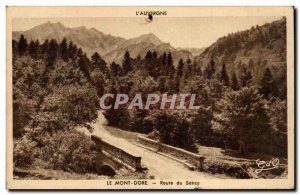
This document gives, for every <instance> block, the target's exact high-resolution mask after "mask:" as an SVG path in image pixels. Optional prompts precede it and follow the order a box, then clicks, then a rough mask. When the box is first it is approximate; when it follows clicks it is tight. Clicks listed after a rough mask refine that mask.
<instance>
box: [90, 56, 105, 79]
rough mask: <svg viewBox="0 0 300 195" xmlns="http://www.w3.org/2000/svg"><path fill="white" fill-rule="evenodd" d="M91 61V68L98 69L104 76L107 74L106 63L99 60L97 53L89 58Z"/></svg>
mask: <svg viewBox="0 0 300 195" xmlns="http://www.w3.org/2000/svg"><path fill="white" fill-rule="evenodd" d="M91 60H92V66H93V68H98V69H100V71H102V72H103V73H104V74H107V73H108V68H107V64H106V62H105V61H104V60H103V59H102V58H101V56H100V55H99V53H98V52H95V53H94V54H93V55H92V56H91Z"/></svg>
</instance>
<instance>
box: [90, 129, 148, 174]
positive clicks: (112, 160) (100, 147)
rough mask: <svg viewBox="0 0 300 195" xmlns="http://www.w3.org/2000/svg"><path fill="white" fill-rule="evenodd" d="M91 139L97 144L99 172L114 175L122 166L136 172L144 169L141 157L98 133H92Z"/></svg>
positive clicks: (97, 167)
mask: <svg viewBox="0 0 300 195" xmlns="http://www.w3.org/2000/svg"><path fill="white" fill-rule="evenodd" d="M91 139H92V140H93V141H94V143H95V144H96V150H97V158H96V170H97V172H98V173H101V174H105V175H109V176H113V175H115V174H116V171H117V170H119V169H120V168H122V167H126V168H127V169H129V170H131V171H134V172H135V171H142V170H143V168H142V165H141V157H139V156H135V155H133V154H130V153H128V152H126V151H124V150H122V149H121V148H119V147H117V146H114V145H112V144H110V143H108V142H107V141H105V140H103V139H102V138H100V137H98V136H96V135H92V136H91Z"/></svg>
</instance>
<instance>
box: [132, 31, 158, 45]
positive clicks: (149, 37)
mask: <svg viewBox="0 0 300 195" xmlns="http://www.w3.org/2000/svg"><path fill="white" fill-rule="evenodd" d="M134 39H135V41H137V42H147V43H152V44H154V45H160V44H163V43H164V42H162V41H161V40H160V39H159V38H158V37H157V36H156V35H155V34H153V33H148V34H143V35H141V36H139V37H137V38H134Z"/></svg>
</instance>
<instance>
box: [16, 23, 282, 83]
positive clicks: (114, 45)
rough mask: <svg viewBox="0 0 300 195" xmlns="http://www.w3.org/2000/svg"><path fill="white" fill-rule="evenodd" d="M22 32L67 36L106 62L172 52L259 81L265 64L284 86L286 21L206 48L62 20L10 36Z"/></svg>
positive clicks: (42, 36)
mask: <svg viewBox="0 0 300 195" xmlns="http://www.w3.org/2000/svg"><path fill="white" fill-rule="evenodd" d="M21 33H23V34H24V36H25V37H26V38H27V39H28V40H31V39H34V40H35V39H39V40H40V41H44V40H46V39H51V38H55V39H57V40H59V41H60V40H62V39H63V37H66V38H67V39H68V40H72V41H73V42H75V43H76V44H77V45H78V46H79V47H81V48H82V49H83V50H84V51H85V52H86V53H87V54H88V55H89V56H90V55H92V54H93V53H94V52H96V51H97V52H98V53H100V55H101V56H102V57H103V58H104V59H105V60H106V61H107V62H109V63H110V62H112V61H115V62H118V63H120V62H121V61H122V58H123V55H124V53H125V51H126V50H128V51H129V52H130V55H131V56H132V57H137V56H138V55H140V56H141V57H143V56H144V55H145V54H146V52H147V51H148V50H151V51H154V50H155V51H156V52H157V53H158V54H160V55H161V54H162V53H163V52H168V51H170V52H172V55H173V57H174V61H175V63H176V61H178V60H179V59H180V58H182V59H187V58H190V59H194V60H195V62H196V63H197V64H199V65H200V66H201V67H202V69H204V68H205V67H206V66H207V65H208V63H209V62H210V60H211V59H214V61H215V63H216V66H217V69H220V68H221V66H222V64H226V65H227V69H228V72H229V74H232V73H233V72H235V73H236V74H237V75H239V73H240V71H241V70H242V67H246V68H248V69H249V70H251V71H252V73H253V76H254V81H255V82H258V81H259V80H260V78H261V77H262V75H263V73H264V70H265V68H266V67H269V68H270V69H271V71H272V73H273V75H274V77H275V78H276V80H277V82H278V83H280V85H282V86H281V87H284V86H286V67H287V65H286V20H285V18H282V19H281V20H278V21H274V22H272V23H268V24H265V25H262V26H256V27H252V28H251V29H249V30H245V31H241V32H237V33H231V34H229V35H228V36H224V37H221V38H219V39H218V40H217V41H216V42H215V43H213V44H212V45H211V46H209V47H207V48H174V47H172V46H171V44H170V43H165V42H163V41H161V40H160V39H159V38H158V37H157V36H155V35H154V34H152V33H150V34H144V35H141V36H139V37H136V38H132V39H124V38H121V37H116V36H112V35H109V34H104V33H103V32H100V31H99V30H97V29H95V28H90V29H87V28H85V27H76V28H68V27H65V26H64V25H63V24H61V23H51V22H47V23H44V24H41V25H39V26H36V27H34V28H32V29H29V30H27V31H24V32H13V39H19V36H20V34H21Z"/></svg>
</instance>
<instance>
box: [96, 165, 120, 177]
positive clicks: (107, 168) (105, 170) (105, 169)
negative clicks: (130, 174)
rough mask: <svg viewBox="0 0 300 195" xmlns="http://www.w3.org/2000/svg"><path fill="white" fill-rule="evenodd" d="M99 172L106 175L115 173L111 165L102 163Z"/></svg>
mask: <svg viewBox="0 0 300 195" xmlns="http://www.w3.org/2000/svg"><path fill="white" fill-rule="evenodd" d="M99 173H100V174H101V175H106V176H115V175H116V174H117V173H116V171H115V170H114V168H113V167H111V166H110V165H106V164H104V165H102V167H100V169H99Z"/></svg>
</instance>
